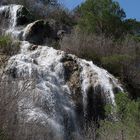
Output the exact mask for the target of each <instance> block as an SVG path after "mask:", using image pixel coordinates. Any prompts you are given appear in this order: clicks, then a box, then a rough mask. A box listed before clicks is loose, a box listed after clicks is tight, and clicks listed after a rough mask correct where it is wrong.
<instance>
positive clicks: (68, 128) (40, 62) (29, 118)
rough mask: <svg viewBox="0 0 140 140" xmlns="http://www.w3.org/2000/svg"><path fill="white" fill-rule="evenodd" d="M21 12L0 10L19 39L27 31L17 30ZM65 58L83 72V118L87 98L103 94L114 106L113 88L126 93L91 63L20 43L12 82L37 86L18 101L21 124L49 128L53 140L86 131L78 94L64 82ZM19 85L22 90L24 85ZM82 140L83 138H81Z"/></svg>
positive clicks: (13, 60)
mask: <svg viewBox="0 0 140 140" xmlns="http://www.w3.org/2000/svg"><path fill="white" fill-rule="evenodd" d="M20 8H21V6H20V5H10V6H3V7H1V8H0V13H1V12H2V11H9V13H10V14H9V15H10V25H9V28H8V30H7V32H10V34H12V35H13V36H14V37H15V34H16V36H18V35H19V33H21V32H23V31H25V30H27V28H22V29H21V30H17V29H16V19H17V11H18V10H19V9H20ZM9 9H10V10H9ZM27 27H28V26H27ZM17 31H18V33H17ZM7 32H6V33H7ZM32 48H35V49H32ZM66 57H70V58H71V59H72V60H71V61H73V62H74V63H76V65H77V66H78V68H79V69H80V71H79V72H80V77H79V78H80V83H81V93H82V94H81V96H82V103H81V104H83V112H84V116H82V117H83V118H84V117H85V116H86V115H87V109H88V104H89V103H88V98H89V97H88V96H89V95H88V94H90V97H93V98H94V96H95V95H98V94H101V96H102V97H104V102H105V103H111V104H113V105H115V95H114V88H117V89H118V90H120V91H123V89H122V88H121V86H120V84H119V82H118V80H117V79H115V78H114V77H113V76H112V75H111V74H109V73H108V72H107V71H106V70H104V69H102V68H99V67H97V66H96V65H94V64H93V63H92V62H89V61H86V60H83V59H80V58H77V57H76V56H73V55H70V54H66V53H65V52H63V51H60V50H55V49H53V48H51V47H47V46H41V45H39V46H37V45H33V44H30V43H29V42H27V41H21V49H20V53H19V54H17V55H15V56H12V57H11V58H10V59H9V61H8V64H7V67H6V71H12V72H13V71H14V73H15V76H14V77H12V78H17V79H34V81H33V82H34V85H35V86H34V89H33V90H31V91H30V93H29V95H30V96H26V95H22V98H21V99H20V100H19V102H18V113H19V118H20V119H21V120H22V119H23V118H24V119H23V120H24V122H26V123H31V122H34V123H36V124H40V125H42V126H44V127H46V128H48V127H49V130H50V131H51V133H52V134H53V135H54V136H55V137H54V138H52V139H60V140H71V139H72V138H73V135H74V136H75V135H76V137H78V138H79V137H80V130H81V129H83V128H80V126H79V123H78V122H79V120H78V114H77V112H76V104H75V101H74V99H73V94H77V93H73V91H71V88H70V87H69V85H68V82H67V81H66V78H65V71H66V70H65V67H64V62H63V61H62V60H63V59H65V58H66ZM18 84H19V86H21V87H22V86H23V82H22V81H21V82H19V83H18ZM72 84H73V83H72ZM90 89H92V90H91V91H92V92H91V93H89V90H90ZM92 104H94V102H93V103H92ZM89 110H90V108H89ZM90 111H91V112H92V111H93V110H90ZM93 113H94V112H93ZM23 116H24V117H23ZM80 139H82V138H81V137H80Z"/></svg>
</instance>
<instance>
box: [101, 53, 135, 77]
mask: <svg viewBox="0 0 140 140" xmlns="http://www.w3.org/2000/svg"><path fill="white" fill-rule="evenodd" d="M101 59H102V60H101V62H102V65H103V66H104V67H105V68H107V69H108V70H109V71H110V72H111V73H113V74H115V75H120V74H121V71H122V70H123V65H124V64H125V63H130V62H131V61H134V59H135V56H130V55H127V54H114V55H113V54H112V55H111V56H106V57H102V58H101Z"/></svg>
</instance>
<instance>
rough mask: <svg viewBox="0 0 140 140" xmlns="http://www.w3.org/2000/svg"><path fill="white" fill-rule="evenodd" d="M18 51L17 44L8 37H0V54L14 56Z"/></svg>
mask: <svg viewBox="0 0 140 140" xmlns="http://www.w3.org/2000/svg"><path fill="white" fill-rule="evenodd" d="M18 51H19V42H13V40H12V39H11V37H10V36H0V53H1V54H5V55H9V56H11V55H14V54H16V53H17V52H18Z"/></svg>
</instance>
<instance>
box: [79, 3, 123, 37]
mask: <svg viewBox="0 0 140 140" xmlns="http://www.w3.org/2000/svg"><path fill="white" fill-rule="evenodd" d="M76 13H79V14H80V19H79V27H80V28H81V29H82V30H84V31H86V32H88V33H91V32H92V33H93V32H94V33H97V34H103V33H104V34H105V35H106V36H115V37H117V38H118V37H120V35H122V34H123V32H124V30H123V21H122V20H123V19H124V17H125V12H124V11H123V9H122V8H120V6H119V3H118V2H114V1H112V0H87V1H86V2H85V3H83V4H82V5H81V6H80V7H78V8H77V10H76ZM118 27H119V28H118Z"/></svg>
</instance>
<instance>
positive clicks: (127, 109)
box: [98, 93, 140, 140]
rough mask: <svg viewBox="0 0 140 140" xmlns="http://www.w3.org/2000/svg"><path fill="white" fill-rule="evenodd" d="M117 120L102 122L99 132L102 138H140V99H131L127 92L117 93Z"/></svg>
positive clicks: (124, 139)
mask: <svg viewBox="0 0 140 140" xmlns="http://www.w3.org/2000/svg"><path fill="white" fill-rule="evenodd" d="M116 104H117V108H116V113H117V120H116V121H109V120H104V121H101V122H100V128H99V129H98V134H99V135H100V138H101V140H106V139H107V140H114V139H115V140H138V139H140V126H139V124H140V101H139V100H137V101H134V100H130V99H129V97H128V95H127V94H124V93H119V94H117V95H116Z"/></svg>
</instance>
